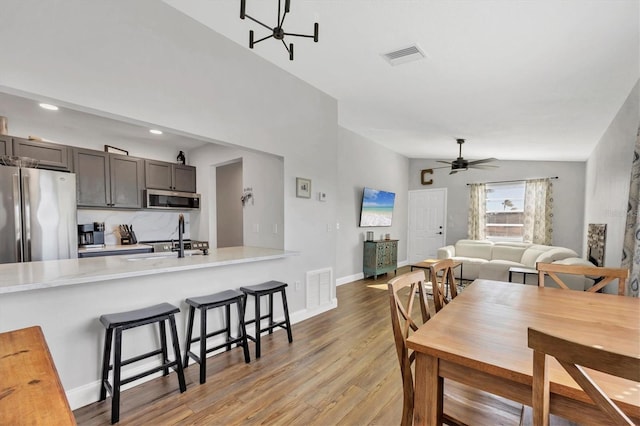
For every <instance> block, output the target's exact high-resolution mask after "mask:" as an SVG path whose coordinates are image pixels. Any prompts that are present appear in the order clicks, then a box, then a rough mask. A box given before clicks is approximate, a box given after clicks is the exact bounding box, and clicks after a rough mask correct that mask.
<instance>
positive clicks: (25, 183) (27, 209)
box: [22, 175, 31, 262]
mask: <svg viewBox="0 0 640 426" xmlns="http://www.w3.org/2000/svg"><path fill="white" fill-rule="evenodd" d="M22 190H23V194H24V242H25V245H26V247H25V250H24V260H23V261H24V262H31V200H30V197H29V193H30V192H29V175H24V176H22Z"/></svg>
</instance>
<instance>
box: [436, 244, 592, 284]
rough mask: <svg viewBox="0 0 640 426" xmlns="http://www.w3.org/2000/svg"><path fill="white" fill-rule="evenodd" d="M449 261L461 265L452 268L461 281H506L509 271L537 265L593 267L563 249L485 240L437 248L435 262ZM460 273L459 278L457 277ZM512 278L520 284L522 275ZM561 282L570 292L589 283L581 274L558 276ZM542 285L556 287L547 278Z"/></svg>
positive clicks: (533, 278)
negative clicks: (454, 261) (479, 279)
mask: <svg viewBox="0 0 640 426" xmlns="http://www.w3.org/2000/svg"><path fill="white" fill-rule="evenodd" d="M449 258H450V259H454V260H459V261H461V262H462V269H460V268H456V269H455V274H456V277H457V278H463V279H465V280H474V279H476V278H482V279H488V280H496V281H508V280H509V268H511V267H520V268H529V269H536V263H537V262H543V263H562V264H565V265H576V264H577V265H590V266H594V265H593V264H591V263H590V262H588V261H586V260H584V259H582V258H580V257H579V256H578V253H576V252H575V251H573V250H571V249H568V248H565V247H556V246H545V245H538V244H531V243H509V242H493V241H488V240H459V241H458V242H456V243H455V244H454V245H449V246H446V247H442V248H439V249H438V259H449ZM461 271H462V277H460V276H459V275H460V272H461ZM516 275H517V278H516ZM516 275H514V277H513V281H515V282H522V279H523V277H522V275H521V274H516ZM525 277H526V283H527V284H532V285H537V283H538V278H537V276H535V275H526V276H525ZM562 279H563V281H564V282H565V283H566V284H567V285H568V286H569V287H570V288H572V289H574V290H585V288H588V287H590V286H591V285H592V284H593V281H592V280H591V279H589V278H587V277H584V276H581V275H579V276H572V275H562ZM545 285H548V286H550V287H557V284H556V283H555V282H553V280H551V279H550V278H549V277H547V279H546V280H545Z"/></svg>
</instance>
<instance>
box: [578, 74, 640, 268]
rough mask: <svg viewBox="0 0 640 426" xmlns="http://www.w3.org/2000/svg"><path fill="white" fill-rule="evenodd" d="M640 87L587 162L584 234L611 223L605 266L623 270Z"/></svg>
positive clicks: (635, 88)
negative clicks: (591, 227)
mask: <svg viewBox="0 0 640 426" xmlns="http://www.w3.org/2000/svg"><path fill="white" fill-rule="evenodd" d="M639 84H640V83H636V85H635V86H634V87H633V89H632V90H631V92H630V94H629V96H628V98H627V99H626V101H625V102H624V104H623V105H622V106H621V107H620V111H618V113H617V115H616V116H615V117H613V119H612V121H611V124H610V125H609V128H608V129H607V130H606V131H605V133H604V134H603V135H602V138H601V139H600V141H599V142H598V145H597V146H596V148H595V149H594V150H593V153H592V154H591V156H589V160H588V161H587V182H586V187H585V222H584V223H585V231H584V232H585V233H586V226H587V225H588V224H589V223H605V224H607V240H606V247H605V261H604V263H605V266H611V267H620V264H621V260H622V246H623V244H624V231H625V223H626V219H627V203H628V201H629V180H630V178H631V163H632V160H633V150H634V146H635V141H636V135H637V134H638V127H639V126H640V101H639V98H640V89H639V88H638V85H639ZM585 245H586V241H585ZM585 249H586V248H585Z"/></svg>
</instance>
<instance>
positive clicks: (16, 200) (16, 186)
mask: <svg viewBox="0 0 640 426" xmlns="http://www.w3.org/2000/svg"><path fill="white" fill-rule="evenodd" d="M19 173H20V172H18V173H16V174H14V175H13V206H14V209H13V210H14V212H13V215H14V217H15V221H14V224H15V237H16V261H17V262H22V220H21V217H22V212H21V205H22V200H21V198H20V176H19Z"/></svg>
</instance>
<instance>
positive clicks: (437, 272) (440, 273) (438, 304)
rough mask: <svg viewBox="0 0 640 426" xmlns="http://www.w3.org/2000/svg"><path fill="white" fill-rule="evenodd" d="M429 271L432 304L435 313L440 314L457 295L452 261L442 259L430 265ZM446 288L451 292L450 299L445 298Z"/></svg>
mask: <svg viewBox="0 0 640 426" xmlns="http://www.w3.org/2000/svg"><path fill="white" fill-rule="evenodd" d="M429 269H430V278H431V288H432V293H433V304H434V306H435V309H436V313H437V312H440V310H441V309H442V308H444V306H445V305H446V304H447V303H449V301H450V300H452V299H454V298H455V297H456V296H457V295H458V286H457V284H456V278H455V276H454V274H453V260H452V259H442V260H441V261H439V262H436V263H434V264H433V265H431V267H430V268H429ZM447 286H449V291H450V292H451V296H450V297H447Z"/></svg>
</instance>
